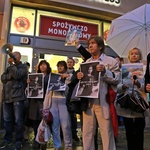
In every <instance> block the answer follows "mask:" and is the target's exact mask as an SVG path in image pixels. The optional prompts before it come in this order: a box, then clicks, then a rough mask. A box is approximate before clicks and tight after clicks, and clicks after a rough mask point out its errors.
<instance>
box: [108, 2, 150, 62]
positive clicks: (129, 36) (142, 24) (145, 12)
mask: <svg viewBox="0 0 150 150" xmlns="http://www.w3.org/2000/svg"><path fill="white" fill-rule="evenodd" d="M106 43H107V44H108V45H109V46H110V47H111V48H112V49H113V50H114V51H115V52H116V53H117V54H118V55H119V56H121V57H127V55H128V51H129V50H130V49H132V48H134V47H137V48H139V49H140V50H141V52H142V56H143V59H144V60H146V56H147V54H148V53H149V52H150V4H145V5H142V6H141V7H138V8H136V9H134V10H132V11H130V12H128V13H126V14H124V15H123V16H121V17H119V18H116V19H114V20H113V21H112V23H111V27H110V31H109V34H108V38H107V40H106Z"/></svg>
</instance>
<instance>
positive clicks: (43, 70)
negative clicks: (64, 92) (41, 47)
mask: <svg viewBox="0 0 150 150" xmlns="http://www.w3.org/2000/svg"><path fill="white" fill-rule="evenodd" d="M40 70H41V72H42V73H46V72H47V65H46V64H45V63H43V64H42V65H41V66H40Z"/></svg>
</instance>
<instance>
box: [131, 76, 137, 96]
mask: <svg viewBox="0 0 150 150" xmlns="http://www.w3.org/2000/svg"><path fill="white" fill-rule="evenodd" d="M136 79H137V76H136V75H133V87H132V95H133V93H134V86H135V80H136Z"/></svg>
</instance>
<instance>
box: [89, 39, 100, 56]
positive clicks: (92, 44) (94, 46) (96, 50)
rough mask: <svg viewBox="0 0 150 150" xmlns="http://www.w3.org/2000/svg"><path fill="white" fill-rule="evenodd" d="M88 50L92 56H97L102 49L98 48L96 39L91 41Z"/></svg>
mask: <svg viewBox="0 0 150 150" xmlns="http://www.w3.org/2000/svg"><path fill="white" fill-rule="evenodd" d="M88 49H89V52H90V53H91V55H95V54H97V53H99V52H100V49H99V47H98V45H97V43H96V41H95V40H94V39H91V40H90V41H89V47H88Z"/></svg>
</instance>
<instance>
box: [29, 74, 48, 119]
mask: <svg viewBox="0 0 150 150" xmlns="http://www.w3.org/2000/svg"><path fill="white" fill-rule="evenodd" d="M48 80H49V74H47V75H46V76H45V77H44V98H45V94H46V90H47V85H48ZM44 98H30V104H29V118H30V119H32V120H41V119H42V113H41V109H42V108H43V101H44Z"/></svg>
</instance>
